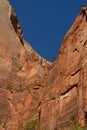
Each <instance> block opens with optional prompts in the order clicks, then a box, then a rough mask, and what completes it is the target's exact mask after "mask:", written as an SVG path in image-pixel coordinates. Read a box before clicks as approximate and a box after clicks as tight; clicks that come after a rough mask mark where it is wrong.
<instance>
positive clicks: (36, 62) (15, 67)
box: [0, 0, 51, 130]
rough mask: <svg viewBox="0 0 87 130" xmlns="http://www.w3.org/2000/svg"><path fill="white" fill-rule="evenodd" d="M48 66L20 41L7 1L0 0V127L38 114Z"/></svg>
mask: <svg viewBox="0 0 87 130" xmlns="http://www.w3.org/2000/svg"><path fill="white" fill-rule="evenodd" d="M50 65H51V63H50V62H48V61H46V60H45V59H43V58H41V57H40V56H39V55H38V54H37V53H36V52H35V51H34V49H33V48H32V47H31V46H30V45H29V44H28V43H27V42H26V41H25V40H24V38H23V34H22V29H21V26H20V24H19V22H18V18H17V16H16V13H15V11H14V9H13V8H12V7H11V5H10V4H9V2H8V1H7V0H0V130H5V129H9V130H16V129H17V127H18V124H19V123H20V122H22V121H24V120H25V119H26V118H27V116H28V115H32V114H35V115H37V116H38V113H39V110H38V107H39V104H40V102H41V98H40V97H41V96H40V95H41V93H40V92H39V90H40V89H41V84H42V80H43V78H44V77H45V75H47V73H48V69H50Z"/></svg>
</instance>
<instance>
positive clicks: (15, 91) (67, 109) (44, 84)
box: [0, 0, 87, 130]
mask: <svg viewBox="0 0 87 130" xmlns="http://www.w3.org/2000/svg"><path fill="white" fill-rule="evenodd" d="M86 67H87V7H86V6H83V7H82V11H81V13H80V15H78V17H77V18H76V20H75V22H74V24H73V25H72V27H71V29H70V30H69V31H68V33H67V34H66V36H65V38H64V40H63V43H62V45H61V48H60V51H59V55H58V57H57V59H56V60H55V61H54V62H53V63H52V64H51V63H50V62H48V61H46V60H45V59H43V58H41V57H40V56H39V55H38V54H37V53H36V52H35V51H34V49H33V48H32V47H31V46H30V45H29V44H28V43H27V42H26V41H25V40H24V38H23V33H22V29H21V26H20V24H19V22H18V18H17V16H16V13H15V11H14V10H13V8H12V7H11V5H10V4H9V2H8V1H7V0H1V1H0V130H6V129H9V130H17V128H18V125H19V124H20V123H24V122H26V118H27V117H28V116H34V117H36V118H37V119H38V120H39V121H40V124H41V126H42V127H43V128H46V129H47V130H71V125H72V124H75V123H80V124H81V125H82V126H85V125H87V124H86V123H87V69H86Z"/></svg>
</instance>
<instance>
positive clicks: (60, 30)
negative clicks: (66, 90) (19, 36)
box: [9, 0, 86, 61]
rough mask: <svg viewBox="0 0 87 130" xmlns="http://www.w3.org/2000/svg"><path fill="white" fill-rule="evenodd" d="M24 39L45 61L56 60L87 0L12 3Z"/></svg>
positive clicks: (21, 0)
mask: <svg viewBox="0 0 87 130" xmlns="http://www.w3.org/2000/svg"><path fill="white" fill-rule="evenodd" d="M9 1H10V3H11V4H12V6H13V7H14V9H15V11H16V13H17V16H18V19H19V22H20V24H21V27H22V29H23V34H24V38H25V40H26V41H28V42H29V43H30V44H31V46H32V47H33V48H34V49H35V50H36V51H37V52H38V53H39V54H40V55H41V56H42V57H43V58H45V59H47V60H49V61H53V60H54V59H55V58H56V57H57V55H58V50H59V48H60V46H61V43H62V40H63V38H64V36H65V34H66V32H67V31H68V30H69V28H70V26H71V25H72V24H73V22H74V20H75V18H76V16H77V15H78V14H79V13H80V12H81V8H82V5H84V4H86V0H9Z"/></svg>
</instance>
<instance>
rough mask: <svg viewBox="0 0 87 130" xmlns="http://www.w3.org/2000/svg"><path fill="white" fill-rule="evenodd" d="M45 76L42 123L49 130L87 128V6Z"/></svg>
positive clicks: (66, 36) (68, 33)
mask: <svg viewBox="0 0 87 130" xmlns="http://www.w3.org/2000/svg"><path fill="white" fill-rule="evenodd" d="M48 77H49V78H47V80H46V81H45V86H46V87H47V89H43V97H44V100H43V103H42V106H41V107H42V114H41V122H42V124H43V125H44V126H47V127H48V129H49V130H54V129H58V130H67V129H70V130H71V124H72V125H73V124H76V123H80V124H81V125H82V126H85V125H87V124H86V123H87V6H83V7H82V11H81V13H80V15H78V16H77V18H76V20H75V22H74V24H73V25H72V26H71V28H70V30H69V31H68V32H67V34H66V35H65V38H64V40H63V43H62V45H61V47H60V50H59V55H58V57H57V60H56V61H54V63H53V64H52V69H51V71H50V72H49V76H48ZM47 92H48V93H47Z"/></svg>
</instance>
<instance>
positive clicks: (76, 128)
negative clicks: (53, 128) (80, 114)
mask: <svg viewBox="0 0 87 130" xmlns="http://www.w3.org/2000/svg"><path fill="white" fill-rule="evenodd" d="M72 130H87V127H82V126H80V125H79V124H75V125H74V126H73V129H72Z"/></svg>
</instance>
